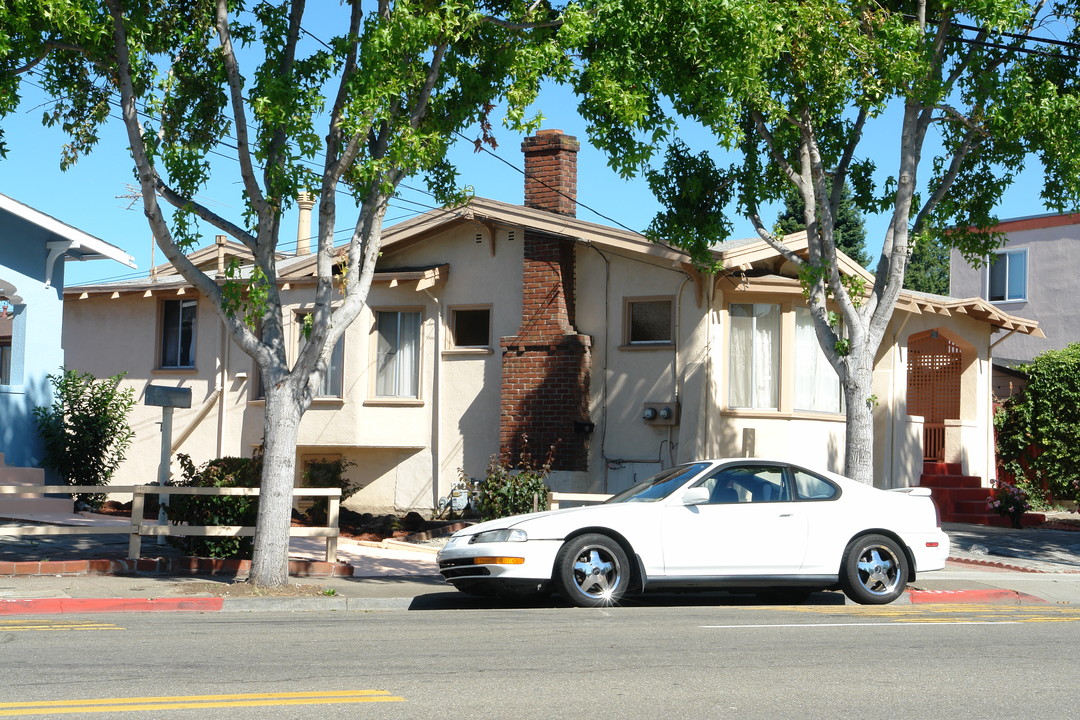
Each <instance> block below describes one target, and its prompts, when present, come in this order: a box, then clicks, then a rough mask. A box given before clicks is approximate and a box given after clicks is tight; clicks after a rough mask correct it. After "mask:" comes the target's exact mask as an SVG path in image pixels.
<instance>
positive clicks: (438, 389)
mask: <svg viewBox="0 0 1080 720" xmlns="http://www.w3.org/2000/svg"><path fill="white" fill-rule="evenodd" d="M424 293H425V294H426V295H427V296H428V297H429V298H431V301H432V302H433V303H435V349H434V352H433V353H432V354H433V355H434V356H435V357H434V360H433V361H432V378H431V507H432V509H433V510H436V511H437V510H438V508H439V488H440V487H441V485H442V483H441V468H442V458H441V457H440V455H441V454H442V443H441V442H440V438H441V437H442V402H441V399H442V398H441V394H442V325H443V317H442V305H441V303H439V298H437V297H435V296H434V295H432V293H431V290H430V289H428V288H425V289H424ZM447 494H449V489H448V493H447Z"/></svg>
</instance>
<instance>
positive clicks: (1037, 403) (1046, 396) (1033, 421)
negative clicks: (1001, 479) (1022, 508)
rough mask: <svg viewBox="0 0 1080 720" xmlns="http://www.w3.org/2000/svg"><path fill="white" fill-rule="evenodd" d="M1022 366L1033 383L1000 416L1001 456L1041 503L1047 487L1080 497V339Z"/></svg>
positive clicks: (1009, 470)
mask: <svg viewBox="0 0 1080 720" xmlns="http://www.w3.org/2000/svg"><path fill="white" fill-rule="evenodd" d="M1019 369H1020V370H1022V371H1023V372H1025V373H1027V376H1028V383H1027V386H1026V387H1025V388H1024V391H1023V392H1022V393H1019V394H1018V395H1014V396H1012V397H1011V398H1009V399H1008V400H1006V401H1005V403H1004V404H1003V406H1002V408H1001V409H1000V410H999V411H998V412H997V414H996V415H995V417H994V428H995V429H996V430H997V451H998V459H999V460H1000V462H1001V465H1002V467H1003V468H1004V470H1005V472H1006V473H1007V474H1008V476H1010V477H1009V478H1008V479H1010V480H1013V481H1015V483H1016V484H1017V485H1018V486H1020V487H1022V488H1023V489H1024V490H1025V491H1026V492H1027V494H1028V495H1029V496H1030V497H1031V498H1033V499H1034V500H1035V503H1034V504H1035V506H1036V507H1038V508H1043V507H1045V503H1044V498H1045V496H1046V492H1047V491H1049V492H1050V494H1051V495H1052V496H1053V497H1054V498H1057V499H1059V500H1061V499H1066V498H1068V499H1080V467H1077V463H1076V449H1077V448H1078V447H1080V343H1073V344H1071V345H1069V346H1068V347H1066V348H1064V349H1062V350H1050V351H1047V352H1045V353H1043V354H1042V355H1039V356H1038V357H1036V358H1035V359H1034V360H1032V361H1031V362H1030V363H1029V364H1027V365H1022V366H1020V368H1019Z"/></svg>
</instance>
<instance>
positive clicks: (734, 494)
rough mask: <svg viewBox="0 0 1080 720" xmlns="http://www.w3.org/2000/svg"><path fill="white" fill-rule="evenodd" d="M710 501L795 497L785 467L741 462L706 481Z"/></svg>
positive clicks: (710, 502)
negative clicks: (741, 463)
mask: <svg viewBox="0 0 1080 720" xmlns="http://www.w3.org/2000/svg"><path fill="white" fill-rule="evenodd" d="M700 484H701V486H702V487H705V488H708V490H709V504H710V505H723V504H728V503H750V502H753V503H760V502H786V501H789V500H791V498H792V494H791V488H790V487H789V485H788V480H787V475H786V473H785V472H784V468H782V467H777V466H773V465H738V466H736V467H726V468H723V469H722V470H720V471H718V472H716V473H713V474H712V475H710V476H709V477H708V478H706V479H705V480H704V481H703V482H702V483H700Z"/></svg>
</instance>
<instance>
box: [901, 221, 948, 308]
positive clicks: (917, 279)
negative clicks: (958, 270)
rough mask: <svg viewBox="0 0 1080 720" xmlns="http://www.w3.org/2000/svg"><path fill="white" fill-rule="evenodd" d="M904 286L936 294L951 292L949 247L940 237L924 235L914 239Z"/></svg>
mask: <svg viewBox="0 0 1080 720" xmlns="http://www.w3.org/2000/svg"><path fill="white" fill-rule="evenodd" d="M904 287H906V288H907V289H908V290H918V291H919V292H926V293H934V294H935V295H948V294H949V248H948V246H947V245H945V243H944V242H942V240H941V238H940V237H937V236H935V235H923V236H921V237H917V238H915V239H914V242H913V243H912V249H911V259H910V260H908V266H907V272H906V273H904Z"/></svg>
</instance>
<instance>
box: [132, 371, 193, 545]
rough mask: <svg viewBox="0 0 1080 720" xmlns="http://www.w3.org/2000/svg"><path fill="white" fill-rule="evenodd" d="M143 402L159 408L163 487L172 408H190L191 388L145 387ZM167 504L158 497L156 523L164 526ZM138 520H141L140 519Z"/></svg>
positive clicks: (161, 538) (167, 468)
mask: <svg viewBox="0 0 1080 720" xmlns="http://www.w3.org/2000/svg"><path fill="white" fill-rule="evenodd" d="M144 402H145V403H146V404H147V405H152V406H156V407H160V408H161V459H160V461H159V462H158V479H157V482H158V485H160V486H162V487H164V486H166V485H169V484H170V478H171V476H172V422H173V408H189V407H191V388H176V387H164V386H162V385H147V386H146V395H145V396H144ZM168 504H169V496H168V495H159V496H158V523H159V524H161V525H165V524H166V523H167V522H168V518H167V517H166V516H165V506H166V505H168ZM139 519H140V520H141V519H142V518H139ZM133 520H134V519H133ZM157 544H158V545H164V544H165V536H164V535H158V538H157Z"/></svg>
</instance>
